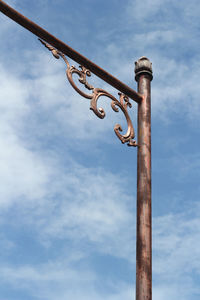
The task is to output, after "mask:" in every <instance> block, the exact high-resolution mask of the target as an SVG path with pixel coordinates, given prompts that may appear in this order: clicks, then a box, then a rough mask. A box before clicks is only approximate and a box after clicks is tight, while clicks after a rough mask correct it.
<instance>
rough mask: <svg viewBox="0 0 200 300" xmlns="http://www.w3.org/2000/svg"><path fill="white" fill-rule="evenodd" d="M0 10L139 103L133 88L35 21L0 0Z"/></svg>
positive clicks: (139, 99)
mask: <svg viewBox="0 0 200 300" xmlns="http://www.w3.org/2000/svg"><path fill="white" fill-rule="evenodd" d="M0 11H1V12H2V13H3V14H5V15H6V16H7V17H9V18H10V19H12V20H13V21H15V22H16V23H18V24H20V25H21V26H23V27H24V28H26V29H27V30H29V31H30V32H32V33H33V34H35V35H36V36H38V37H39V38H41V39H42V40H44V41H46V42H47V43H49V44H51V45H52V46H53V47H55V48H56V49H58V50H59V51H61V52H62V53H63V54H65V55H67V56H68V57H70V58H72V59H73V60H75V61H76V62H77V63H79V64H81V65H82V66H84V67H86V68H87V69H89V70H90V71H91V72H92V73H94V74H95V75H96V76H98V77H99V78H101V79H103V80H104V81H106V82H107V83H109V84H110V85H112V86H113V87H115V88H116V89H117V90H119V91H120V92H122V93H123V94H125V95H127V96H128V97H130V98H131V99H132V100H134V101H135V102H137V103H139V102H140V101H141V98H142V97H141V95H139V94H138V93H137V92H136V91H135V90H133V89H131V88H130V87H129V86H127V85H126V84H124V83H123V82H121V81H120V80H119V79H117V78H116V77H114V76H113V75H111V74H110V73H108V72H107V71H105V70H104V69H102V68H100V67H99V66H98V65H96V64H95V63H93V62H92V61H90V60H89V59H88V58H86V57H84V56H83V55H82V54H80V53H79V52H77V51H75V50H74V49H72V48H71V47H69V46H68V45H67V44H65V43H63V42H62V41H61V40H59V39H57V38H56V37H55V36H53V35H52V34H50V33H49V32H48V31H46V30H45V29H43V28H42V27H40V26H38V25H37V24H36V23H34V22H32V21H31V20H29V19H28V18H26V17H25V16H23V15H22V14H20V13H19V12H18V11H16V10H15V9H14V8H12V7H10V6H9V5H8V4H6V3H5V2H3V1H1V0H0Z"/></svg>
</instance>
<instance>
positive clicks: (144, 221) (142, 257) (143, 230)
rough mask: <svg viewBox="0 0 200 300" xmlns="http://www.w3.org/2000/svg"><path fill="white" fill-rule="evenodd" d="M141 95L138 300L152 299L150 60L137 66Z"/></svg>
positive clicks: (137, 258) (138, 189)
mask: <svg viewBox="0 0 200 300" xmlns="http://www.w3.org/2000/svg"><path fill="white" fill-rule="evenodd" d="M135 79H136V81H137V83H138V92H139V93H140V94H141V95H142V96H143V99H142V101H141V102H140V103H139V104H138V150H137V242H136V300H151V299H152V221H151V80H152V79H153V76H152V64H151V62H150V61H149V60H148V58H146V57H144V56H143V57H141V58H139V59H138V61H136V63H135Z"/></svg>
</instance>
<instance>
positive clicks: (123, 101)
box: [39, 39, 137, 147]
mask: <svg viewBox="0 0 200 300" xmlns="http://www.w3.org/2000/svg"><path fill="white" fill-rule="evenodd" d="M39 41H40V42H41V43H42V44H43V45H44V46H45V47H46V48H47V49H48V50H49V51H51V53H52V55H53V56H54V57H55V58H56V59H59V58H60V57H62V59H63V60H64V62H65V63H66V66H67V69H66V75H67V78H68V80H69V82H70V84H71V86H72V87H73V88H74V89H75V90H76V91H77V92H78V93H79V94H80V95H81V96H83V97H84V98H87V99H90V109H91V110H92V111H93V112H94V113H95V115H96V116H97V117H99V118H100V119H103V118H104V117H105V115H106V114H105V111H104V109H103V108H101V107H100V108H98V107H97V102H98V99H99V98H100V97H101V96H105V97H108V98H110V99H111V100H112V101H111V107H112V109H113V110H114V111H115V112H118V111H119V109H120V110H121V111H122V112H123V113H124V116H125V118H126V121H127V125H128V129H127V132H126V133H125V134H124V135H122V134H121V133H120V132H122V127H121V125H120V124H116V125H115V127H114V131H115V133H116V135H117V137H118V138H119V139H120V141H121V142H122V144H125V143H127V145H128V146H133V147H136V146H137V143H136V141H135V140H134V137H135V131H134V128H133V125H132V122H131V119H130V117H129V114H128V107H130V108H131V107H132V104H131V103H130V101H129V98H128V96H126V95H124V94H122V93H118V95H119V100H117V99H116V98H115V97H114V96H113V95H111V94H110V93H108V92H107V91H105V90H103V89H100V88H95V87H93V86H92V85H90V84H89V83H88V82H87V76H88V77H90V76H91V72H90V70H88V69H86V68H85V67H84V66H79V69H77V68H76V67H75V66H70V64H69V62H68V60H67V58H66V56H65V55H64V54H63V53H62V52H61V51H58V50H57V49H56V48H54V47H53V46H51V45H49V44H48V43H46V42H44V41H43V40H41V39H39ZM73 74H77V75H78V76H79V82H80V83H82V84H83V85H84V86H85V88H87V89H88V90H90V91H92V93H91V94H86V93H85V92H83V91H82V90H80V89H79V88H78V86H77V85H76V84H75V82H74V80H73Z"/></svg>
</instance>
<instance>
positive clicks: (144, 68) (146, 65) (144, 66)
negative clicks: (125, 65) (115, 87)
mask: <svg viewBox="0 0 200 300" xmlns="http://www.w3.org/2000/svg"><path fill="white" fill-rule="evenodd" d="M142 74H147V75H148V76H149V77H150V80H152V79H153V71H152V63H151V62H150V60H149V59H148V58H147V57H146V56H142V57H140V58H139V59H138V60H137V61H136V62H135V80H136V81H138V80H139V77H140V75H142Z"/></svg>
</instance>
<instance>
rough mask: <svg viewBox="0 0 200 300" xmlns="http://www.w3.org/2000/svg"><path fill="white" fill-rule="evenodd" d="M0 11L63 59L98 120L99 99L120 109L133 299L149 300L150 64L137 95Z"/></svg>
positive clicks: (138, 69) (143, 66) (140, 73)
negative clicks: (133, 194)
mask: <svg viewBox="0 0 200 300" xmlns="http://www.w3.org/2000/svg"><path fill="white" fill-rule="evenodd" d="M0 11H1V12H2V13H4V14H5V15H7V16H8V17H9V18H11V19H13V20H14V21H15V22H17V23H18V24H20V25H21V26H23V27H24V28H26V29H27V30H29V31H31V32H32V33H33V34H35V35H36V36H37V37H38V38H39V40H40V42H41V43H42V44H44V46H45V47H46V48H47V49H48V50H49V51H51V53H52V54H53V56H54V57H55V58H57V59H59V58H62V59H63V60H64V62H65V64H66V67H67V69H66V75H67V78H68V80H69V82H70V84H71V85H72V87H73V88H74V89H75V90H76V91H77V92H78V93H79V94H80V95H82V96H83V97H85V98H87V99H89V100H90V109H91V110H92V111H93V112H94V113H95V114H96V115H97V116H98V117H99V118H101V119H103V118H104V117H105V111H104V109H103V108H98V107H97V102H98V99H99V98H100V97H101V96H106V97H108V98H109V99H110V100H111V107H112V109H113V110H114V111H116V112H117V111H119V109H120V110H121V111H122V112H123V113H124V116H125V118H126V120H127V126H128V129H127V132H126V133H125V134H121V132H122V127H121V125H119V124H116V125H115V127H114V131H115V133H116V135H117V137H118V138H119V139H120V140H121V142H122V143H123V144H124V143H126V144H127V145H128V146H133V147H137V242H136V245H137V246H136V300H151V299H152V246H151V245H152V238H151V234H152V233H151V230H152V225H151V91H150V89H151V80H152V79H153V76H152V65H151V62H150V61H149V60H148V58H146V57H144V56H143V57H141V58H139V59H138V60H137V61H136V62H135V79H136V81H137V83H138V92H136V91H135V90H133V89H131V88H130V87H129V86H127V85H125V84H124V83H123V82H121V81H119V80H118V79H117V78H115V77H114V76H112V75H111V74H109V73H108V72H107V71H105V70H103V69H102V68H100V67H99V66H97V65H96V64H95V63H93V62H91V61H90V60H88V59H87V58H86V57H84V56H83V55H81V54H80V53H78V52H76V51H75V50H74V49H72V48H71V47H69V46H68V45H66V44H65V43H63V42H62V41H60V40H58V39H57V38H56V37H54V36H53V35H51V34H50V33H49V32H47V31H46V30H44V29H43V28H41V27H40V26H38V25H37V24H35V23H33V22H32V21H30V20H29V19H27V18H26V17H24V16H23V15H21V14H20V13H19V12H17V11H16V10H14V9H13V8H12V7H10V6H8V5H7V4H6V3H5V2H3V1H1V0H0ZM66 56H68V57H69V58H71V59H73V60H74V61H76V62H77V63H79V64H80V65H81V66H80V67H79V69H78V68H76V67H75V66H70V64H69V61H68V59H67V57H66ZM91 72H92V73H94V74H95V75H97V76H98V77H100V78H101V79H103V80H104V81H106V82H107V83H109V84H110V85H112V86H113V87H115V88H116V89H117V90H118V91H119V100H118V99H117V98H116V97H114V96H113V95H112V94H110V93H108V92H107V91H106V90H103V89H101V88H95V87H93V86H92V85H91V84H89V83H88V81H87V77H89V76H91ZM73 74H77V75H78V76H79V82H80V83H81V84H83V85H84V87H85V88H86V89H88V90H90V91H91V92H90V93H89V94H88V93H86V92H83V91H82V90H81V89H80V88H79V87H78V86H77V85H76V84H75V82H74V80H73ZM129 98H131V99H132V100H134V101H135V102H137V104H138V122H137V126H138V135H137V138H138V141H137V142H136V141H135V140H134V137H135V132H134V128H133V125H132V122H131V119H130V117H129V114H128V108H131V106H132V105H131V102H130V100H129Z"/></svg>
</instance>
